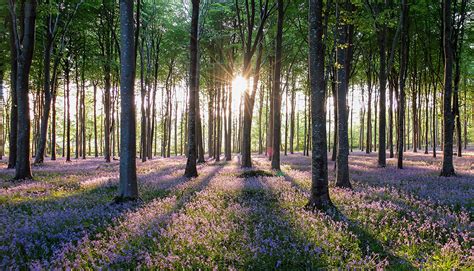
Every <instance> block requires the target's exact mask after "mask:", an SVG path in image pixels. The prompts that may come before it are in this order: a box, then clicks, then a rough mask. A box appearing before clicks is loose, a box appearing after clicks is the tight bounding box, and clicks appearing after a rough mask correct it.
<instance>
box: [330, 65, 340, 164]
mask: <svg viewBox="0 0 474 271" xmlns="http://www.w3.org/2000/svg"><path fill="white" fill-rule="evenodd" d="M336 72H337V71H336V69H335V68H333V80H332V82H331V89H332V100H333V108H334V134H333V138H334V140H333V145H332V155H331V161H336V157H337V139H338V129H337V124H338V121H337V120H338V118H337V117H338V116H337V84H336V80H337V79H336ZM329 127H331V120H329ZM329 129H331V128H329ZM329 134H331V130H329ZM329 147H331V141H329Z"/></svg>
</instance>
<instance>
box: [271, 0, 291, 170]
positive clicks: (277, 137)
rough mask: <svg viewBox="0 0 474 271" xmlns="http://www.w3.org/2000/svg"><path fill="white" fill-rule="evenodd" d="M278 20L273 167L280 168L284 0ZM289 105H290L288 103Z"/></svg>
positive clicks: (281, 0)
mask: <svg viewBox="0 0 474 271" xmlns="http://www.w3.org/2000/svg"><path fill="white" fill-rule="evenodd" d="M277 5H278V22H277V36H276V49H275V76H274V77H273V80H274V81H273V93H272V94H273V104H274V105H273V108H274V110H273V147H272V149H273V154H272V156H273V157H272V169H275V170H280V144H281V131H280V130H281V91H280V84H281V82H280V80H281V78H280V77H281V55H282V43H283V19H284V16H285V11H284V6H283V0H278V4H277ZM287 106H288V105H287Z"/></svg>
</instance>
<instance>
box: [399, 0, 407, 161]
mask: <svg viewBox="0 0 474 271" xmlns="http://www.w3.org/2000/svg"><path fill="white" fill-rule="evenodd" d="M408 8H409V6H408V3H407V0H402V11H401V12H402V16H400V24H401V26H402V30H401V45H400V46H401V48H400V78H399V79H400V83H399V86H400V93H399V98H398V159H397V160H398V161H397V163H398V168H399V169H402V168H403V151H404V145H405V144H404V136H405V79H406V76H407V66H408V47H409V44H408V19H409V17H408Z"/></svg>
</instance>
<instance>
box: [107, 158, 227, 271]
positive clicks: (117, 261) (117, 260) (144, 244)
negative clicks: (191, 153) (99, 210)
mask: <svg viewBox="0 0 474 271" xmlns="http://www.w3.org/2000/svg"><path fill="white" fill-rule="evenodd" d="M226 165H227V162H221V163H213V164H207V165H206V166H215V168H214V169H212V171H211V172H210V173H208V174H206V175H205V176H204V177H203V176H199V177H198V179H200V180H199V181H198V182H197V183H196V184H194V185H192V186H191V187H189V188H187V189H185V190H184V191H181V192H180V193H176V194H175V195H176V196H177V201H176V202H175V203H174V204H173V206H172V207H171V208H170V209H169V210H168V211H166V212H165V213H162V214H159V215H157V216H156V217H155V218H154V219H152V220H150V221H148V223H147V225H146V227H145V228H148V229H149V228H152V227H160V228H165V227H166V226H167V225H168V224H169V223H170V222H171V220H170V219H171V217H172V214H174V213H176V212H179V211H180V210H181V209H183V208H184V207H185V206H186V204H187V203H188V202H190V201H192V200H193V198H194V197H195V195H196V194H197V193H198V192H200V191H202V190H204V189H205V188H206V187H207V186H208V185H209V183H210V181H211V180H212V179H213V178H214V177H215V176H216V175H217V174H218V173H219V172H220V171H221V170H222V169H223V168H224V167H225V166H226ZM127 237H128V238H125V239H121V243H122V244H127V243H128V242H129V241H131V240H132V237H135V238H138V239H139V240H134V243H135V246H134V247H135V248H138V249H140V250H144V249H150V247H153V246H154V245H155V242H156V241H154V240H153V239H152V238H151V237H149V236H141V235H139V234H137V235H132V234H127ZM137 242H140V245H139V246H137V245H136V244H137ZM122 252H124V251H122ZM138 252H139V251H136V254H133V251H132V250H130V248H127V251H126V253H127V254H128V256H130V254H131V255H132V256H131V259H130V257H129V258H128V259H127V260H125V259H123V257H121V256H123V255H117V254H113V255H112V256H110V255H109V256H108V259H109V260H110V262H111V264H110V266H107V267H106V268H112V269H115V268H118V269H124V268H125V269H135V268H136V267H137V266H138V263H139V261H140V259H139V258H138V257H139V255H138V254H139V253H138Z"/></svg>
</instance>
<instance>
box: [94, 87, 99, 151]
mask: <svg viewBox="0 0 474 271" xmlns="http://www.w3.org/2000/svg"><path fill="white" fill-rule="evenodd" d="M93 86H94V156H95V157H99V149H98V146H97V82H93Z"/></svg>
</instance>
